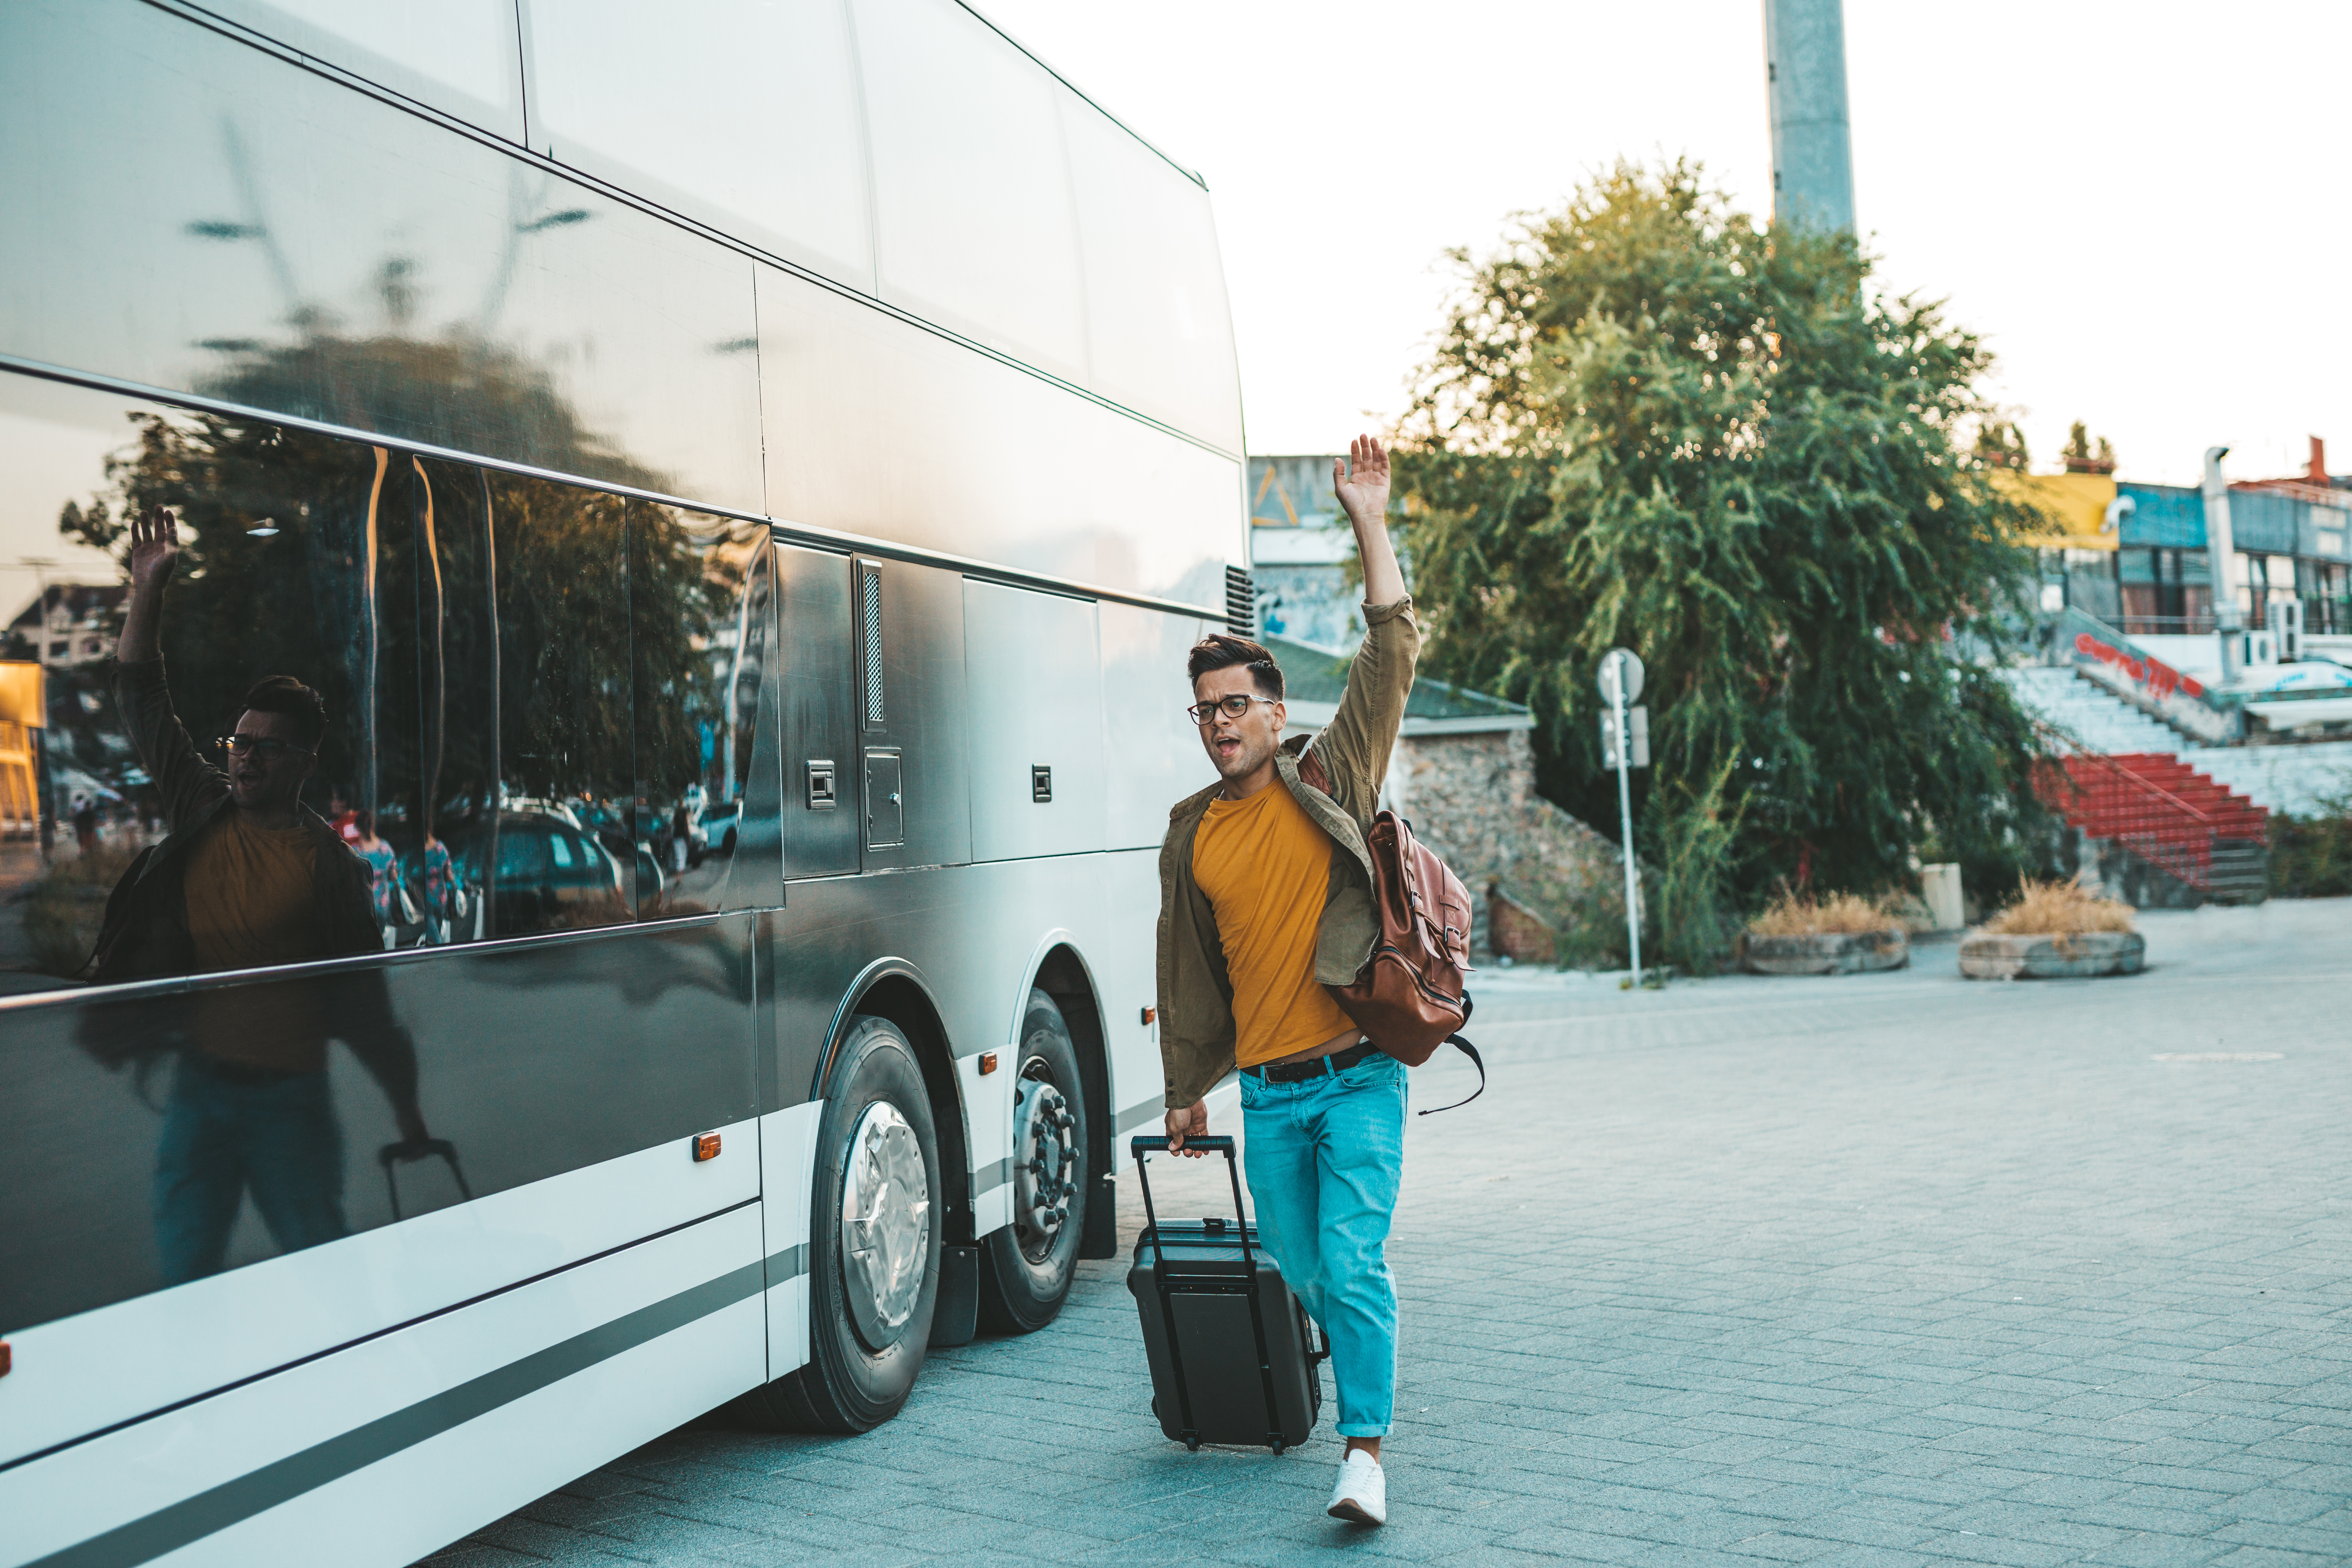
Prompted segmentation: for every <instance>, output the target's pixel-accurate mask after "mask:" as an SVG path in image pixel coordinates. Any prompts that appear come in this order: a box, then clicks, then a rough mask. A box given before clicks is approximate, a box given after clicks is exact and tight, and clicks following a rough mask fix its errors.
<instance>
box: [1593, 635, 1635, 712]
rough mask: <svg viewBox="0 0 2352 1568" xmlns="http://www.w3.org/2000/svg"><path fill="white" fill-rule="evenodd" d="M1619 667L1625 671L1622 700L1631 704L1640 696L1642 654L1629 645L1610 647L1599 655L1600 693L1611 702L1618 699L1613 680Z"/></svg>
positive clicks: (1614, 680)
mask: <svg viewBox="0 0 2352 1568" xmlns="http://www.w3.org/2000/svg"><path fill="white" fill-rule="evenodd" d="M1621 669H1622V670H1623V671H1624V672H1625V678H1624V679H1625V695H1624V697H1623V699H1622V700H1623V701H1624V702H1625V703H1626V704H1627V705H1628V706H1631V705H1632V704H1633V703H1635V702H1637V701H1639V700H1641V697H1642V656H1641V655H1640V654H1637V653H1635V652H1634V651H1633V649H1632V648H1630V647H1612V648H1611V649H1610V650H1609V651H1608V652H1607V653H1604V654H1602V655H1601V696H1603V697H1605V698H1607V699H1608V700H1610V701H1612V702H1615V701H1618V700H1620V699H1619V697H1618V695H1617V688H1616V684H1615V682H1616V676H1617V672H1618V671H1619V670H1621Z"/></svg>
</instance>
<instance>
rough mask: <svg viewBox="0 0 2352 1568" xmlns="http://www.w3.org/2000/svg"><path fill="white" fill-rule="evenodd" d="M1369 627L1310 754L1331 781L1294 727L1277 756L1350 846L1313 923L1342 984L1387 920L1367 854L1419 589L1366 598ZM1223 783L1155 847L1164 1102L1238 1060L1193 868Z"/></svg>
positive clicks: (1190, 804)
mask: <svg viewBox="0 0 2352 1568" xmlns="http://www.w3.org/2000/svg"><path fill="white" fill-rule="evenodd" d="M1364 621H1365V624H1366V625H1367V626H1369V627H1370V630H1368V631H1367V632H1366V633H1365V634H1364V640H1363V644H1362V646H1361V647H1358V648H1357V649H1356V657H1355V659H1354V660H1353V662H1351V663H1350V664H1349V667H1348V689H1347V690H1346V691H1345V692H1344V693H1342V694H1341V696H1340V698H1339V711H1338V712H1337V713H1335V714H1333V715H1332V718H1331V721H1330V722H1329V723H1328V724H1327V725H1325V726H1324V727H1323V731H1322V733H1320V734H1318V735H1317V736H1316V737H1315V755H1316V757H1317V759H1318V760H1319V761H1320V762H1321V763H1322V764H1323V771H1324V773H1326V774H1327V775H1328V779H1329V783H1330V789H1329V791H1328V793H1327V792H1325V791H1323V790H1319V789H1317V788H1315V787H1314V786H1313V785H1312V784H1304V783H1302V782H1300V780H1299V777H1298V757H1299V754H1300V753H1301V752H1304V751H1305V750H1306V744H1307V743H1306V739H1305V737H1303V736H1299V737H1294V738H1292V739H1290V740H1287V741H1285V742H1283V743H1282V750H1281V751H1279V752H1276V753H1275V759H1274V765H1275V768H1276V772H1278V773H1280V774H1281V776H1282V783H1283V787H1285V788H1286V789H1287V790H1289V791H1290V793H1291V795H1292V796H1293V797H1294V798H1296V799H1297V802H1298V804H1299V805H1300V806H1302V807H1303V808H1305V810H1306V812H1307V816H1311V817H1313V818H1314V819H1315V822H1316V825H1317V826H1319V827H1321V828H1322V829H1323V831H1324V832H1326V833H1328V834H1329V835H1330V836H1331V840H1332V842H1333V843H1335V844H1337V845H1339V847H1340V848H1342V849H1344V850H1346V851H1347V853H1346V854H1344V855H1334V856H1332V857H1331V885H1330V888H1329V889H1328V891H1327V892H1326V893H1325V894H1324V901H1323V916H1322V920H1321V921H1320V922H1319V923H1318V926H1317V927H1316V931H1315V978H1316V979H1318V980H1319V981H1321V982H1323V983H1324V984H1327V985H1345V984H1348V983H1349V981H1352V980H1353V979H1355V978H1356V972H1357V971H1358V970H1360V969H1361V968H1363V966H1364V961H1365V960H1366V959H1368V958H1370V956H1371V955H1372V947H1373V945H1374V943H1376V942H1378V941H1379V940H1380V933H1381V932H1380V921H1379V920H1378V919H1377V918H1376V917H1375V916H1374V914H1373V912H1372V890H1371V889H1372V859H1371V853H1370V850H1368V849H1367V848H1366V847H1365V844H1364V840H1365V836H1366V835H1367V834H1368V833H1370V831H1371V826H1372V817H1373V816H1374V815H1375V814H1376V813H1377V812H1378V811H1379V810H1380V799H1381V780H1382V779H1384V778H1386V777H1387V776H1388V771H1389V755H1390V753H1391V752H1392V751H1394V750H1395V747H1396V738H1397V729H1398V726H1400V725H1402V723H1403V722H1404V704H1405V699H1406V698H1407V697H1409V696H1411V695H1412V668H1413V664H1414V662H1415V661H1416V660H1417V659H1418V658H1420V657H1421V627H1420V626H1417V625H1416V624H1415V623H1414V621H1413V618H1412V599H1411V598H1410V597H1407V598H1402V599H1399V600H1398V601H1397V602H1396V603H1395V604H1393V605H1365V606H1364ZM1223 787H1224V785H1223V784H1221V783H1220V784H1211V785H1210V786H1209V787H1208V788H1206V789H1204V790H1202V791H1201V792H1200V793H1199V794H1198V795H1189V796H1187V797H1186V798H1184V799H1183V800H1181V801H1180V802H1178V803H1177V805H1176V807H1175V809H1174V810H1172V811H1171V812H1169V814H1168V837H1167V838H1166V839H1165V840H1163V841H1162V842H1161V844H1160V1013H1159V1016H1160V1065H1161V1066H1162V1067H1163V1068H1166V1069H1167V1072H1166V1076H1167V1085H1168V1095H1167V1103H1168V1104H1169V1105H1170V1106H1171V1107H1174V1108H1178V1109H1181V1108H1182V1107H1184V1106H1188V1105H1191V1104H1192V1102H1193V1101H1194V1100H1199V1099H1200V1098H1201V1097H1202V1095H1204V1094H1206V1093H1208V1092H1209V1089H1211V1087H1212V1086H1213V1085H1214V1084H1215V1083H1216V1081H1217V1080H1218V1079H1221V1078H1223V1077H1224V1076H1225V1074H1226V1073H1228V1072H1230V1071H1232V1070H1233V1066H1234V985H1233V980H1232V977H1231V976H1230V975H1228V974H1227V973H1226V972H1225V949H1224V943H1223V941H1222V940H1220V939H1219V937H1218V935H1217V914H1216V910H1214V909H1213V908H1211V907H1210V904H1209V896H1208V895H1207V894H1206V893H1203V892H1202V891H1201V887H1200V884H1199V883H1197V882H1195V881H1193V880H1192V838H1193V836H1194V835H1195V834H1196V833H1198V832H1199V831H1200V827H1201V819H1202V816H1206V815H1207V814H1208V810H1209V803H1210V802H1211V801H1212V800H1214V799H1215V798H1216V797H1217V795H1218V792H1219V791H1220V790H1222V789H1223Z"/></svg>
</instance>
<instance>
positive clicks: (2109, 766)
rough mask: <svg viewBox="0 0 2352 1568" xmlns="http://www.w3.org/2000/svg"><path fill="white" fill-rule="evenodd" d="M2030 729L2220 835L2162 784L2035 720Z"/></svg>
mask: <svg viewBox="0 0 2352 1568" xmlns="http://www.w3.org/2000/svg"><path fill="white" fill-rule="evenodd" d="M2033 727H2034V728H2035V729H2036V730H2038V731H2041V732H2042V735H2043V736H2044V737H2045V738H2047V739H2050V740H2053V741H2055V742H2058V743H2059V744H2060V745H2063V746H2069V747H2072V748H2073V749H2074V754H2075V755H2076V756H2080V757H2087V758H2089V759H2090V760H2091V761H2092V762H2094V763H2097V764H2098V765H2099V766H2101V767H2103V768H2105V769H2106V770H2107V771H2108V772H2109V773H2114V774H2116V776H2117V777H2119V778H2122V779H2124V780H2126V781H2127V782H2128V783H2129V784H2131V786H2132V787H2133V788H2134V789H2137V790H2139V791H2140V792H2142V793H2143V794H2146V795H2154V796H2156V797H2157V798H2158V799H2159V800H2161V801H2163V802H2164V803H2165V804H2166V805H2169V806H2171V807H2172V808H2173V809H2174V810H2175V811H2179V812H2181V813H2184V814H2185V815H2187V816H2191V817H2193V818H2195V819H2196V820H2197V821H2198V822H2200V823H2201V824H2203V825H2204V826H2206V827H2207V828H2209V829H2210V830H2212V831H2214V832H2216V833H2218V832H2219V831H2220V825H2219V824H2218V823H2216V822H2215V820H2214V819H2213V818H2212V817H2211V816H2209V815H2207V814H2206V813H2205V812H2204V811H2202V810H2200V809H2199V808H2198V807H2196V806H2193V805H2189V803H2188V802H2187V801H2185V800H2183V799H2181V798H2180V797H2179V795H2175V794H2173V793H2172V792H2171V791H2170V790H2168V789H2167V788H2165V787H2164V786H2163V785H2162V784H2158V783H2157V782H2155V781H2154V780H2153V779H2144V778H2142V777H2140V776H2139V774H2137V773H2134V772H2132V771H2131V770H2130V769H2129V768H2127V767H2126V766H2124V765H2123V764H2122V763H2118V762H2116V760H2115V759H2114V758H2113V757H2111V756H2109V755H2107V754H2106V753H2105V752H2095V751H2093V750H2092V749H2091V748H2090V747H2088V746H2086V745H2084V743H2083V742H2080V741H2078V740H2076V739H2075V738H2074V736H2072V735H2069V734H2068V733H2066V731H2063V730H2061V729H2059V728H2058V727H2057V726H2056V725H2054V724H2045V723H2043V722H2042V721H2041V720H2039V719H2036V720H2034V721H2033ZM2078 787H2079V786H2078Z"/></svg>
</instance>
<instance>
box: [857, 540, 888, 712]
mask: <svg viewBox="0 0 2352 1568" xmlns="http://www.w3.org/2000/svg"><path fill="white" fill-rule="evenodd" d="M857 613H858V618H859V619H860V620H862V621H864V622H865V624H866V625H865V633H866V728H867V729H869V730H870V729H873V728H874V727H876V726H877V725H878V724H880V723H881V722H882V572H881V568H879V567H877V566H865V565H861V566H859V567H858V569H857Z"/></svg>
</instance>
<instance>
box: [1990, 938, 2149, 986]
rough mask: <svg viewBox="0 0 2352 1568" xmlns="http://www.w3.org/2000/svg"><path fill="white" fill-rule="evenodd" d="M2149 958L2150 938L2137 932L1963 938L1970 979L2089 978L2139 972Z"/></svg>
mask: <svg viewBox="0 0 2352 1568" xmlns="http://www.w3.org/2000/svg"><path fill="white" fill-rule="evenodd" d="M2146 966H2147V938H2146V937H2144V936H2141V935H2140V934H2139V933H2138V932H2137V931H2076V932H2073V933H2071V934H2067V935H2062V936H1991V935H1989V934H1987V933H1986V932H1984V931H1970V932H1969V934H1968V935H1967V936H1965V937H1962V938H1961V939H1960V973H1962V974H1964V975H1966V976H1968V978H1969V979H1970V980H2089V979H2093V978H2095V977H2096V976H2098V975H2102V974H2137V973H2139V972H2140V971H2141V969H2143V968H2145V967H2146Z"/></svg>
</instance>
